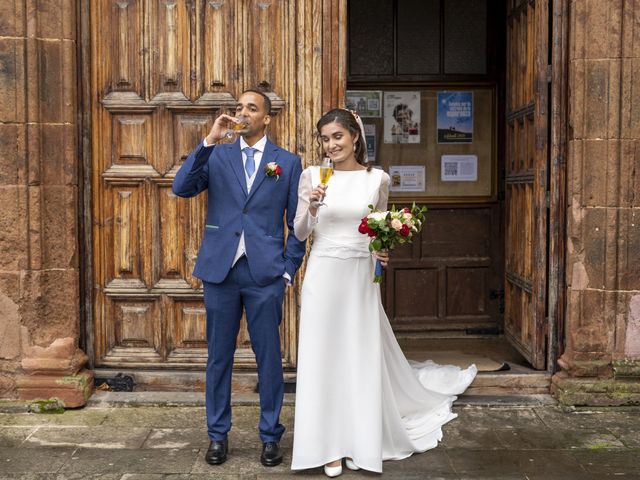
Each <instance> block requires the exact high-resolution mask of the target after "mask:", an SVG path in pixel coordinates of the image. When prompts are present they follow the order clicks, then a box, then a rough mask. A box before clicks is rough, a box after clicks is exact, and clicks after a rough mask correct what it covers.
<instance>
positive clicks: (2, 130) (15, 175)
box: [0, 124, 26, 185]
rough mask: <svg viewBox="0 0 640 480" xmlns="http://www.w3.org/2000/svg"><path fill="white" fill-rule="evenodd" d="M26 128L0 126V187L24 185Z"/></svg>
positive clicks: (11, 125)
mask: <svg viewBox="0 0 640 480" xmlns="http://www.w3.org/2000/svg"><path fill="white" fill-rule="evenodd" d="M25 134H26V128H25V126H24V125H20V124H0V152H2V153H1V154H0V185H24V184H26V178H25V175H26V168H25V167H26V145H25Z"/></svg>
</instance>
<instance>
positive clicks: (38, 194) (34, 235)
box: [25, 168, 43, 270]
mask: <svg viewBox="0 0 640 480" xmlns="http://www.w3.org/2000/svg"><path fill="white" fill-rule="evenodd" d="M29 170H31V168H29ZM29 176H31V172H29ZM27 202H28V205H29V217H28V219H27V220H28V226H29V234H28V236H27V237H25V238H26V239H27V244H28V249H29V267H28V268H29V269H31V270H40V269H41V268H42V210H43V206H42V187H40V186H39V185H32V186H29V187H28V188H27Z"/></svg>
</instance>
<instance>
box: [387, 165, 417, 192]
mask: <svg viewBox="0 0 640 480" xmlns="http://www.w3.org/2000/svg"><path fill="white" fill-rule="evenodd" d="M389 176H390V177H391V185H390V186H389V191H391V192H424V189H425V167H424V165H395V166H392V167H389Z"/></svg>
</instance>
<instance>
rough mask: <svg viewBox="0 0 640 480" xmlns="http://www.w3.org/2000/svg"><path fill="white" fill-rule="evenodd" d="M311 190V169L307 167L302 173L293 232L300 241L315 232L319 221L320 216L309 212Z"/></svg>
mask: <svg viewBox="0 0 640 480" xmlns="http://www.w3.org/2000/svg"><path fill="white" fill-rule="evenodd" d="M311 190H313V185H312V183H311V170H310V169H308V168H307V169H305V170H304V172H302V175H300V183H299V184H298V208H297V209H296V218H295V219H294V221H293V233H294V235H295V236H296V238H297V239H298V240H300V241H303V240H306V239H307V238H308V237H309V235H311V232H313V228H314V227H315V226H316V223H318V217H317V216H316V217H314V216H313V215H311V212H309V194H310V193H311Z"/></svg>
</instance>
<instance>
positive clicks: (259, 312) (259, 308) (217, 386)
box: [203, 256, 285, 442]
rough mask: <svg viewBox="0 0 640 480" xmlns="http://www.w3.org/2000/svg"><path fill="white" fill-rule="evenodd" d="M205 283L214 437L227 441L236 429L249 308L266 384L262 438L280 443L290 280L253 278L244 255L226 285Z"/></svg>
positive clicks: (210, 426) (210, 417) (261, 376)
mask: <svg viewBox="0 0 640 480" xmlns="http://www.w3.org/2000/svg"><path fill="white" fill-rule="evenodd" d="M203 284H204V303H205V307H206V311H207V342H208V348H209V357H208V360H207V371H206V410H207V427H208V433H209V438H210V439H211V440H217V441H221V440H223V439H225V438H226V436H227V432H229V430H230V429H231V373H232V369H233V357H234V353H235V349H236V341H237V337H238V331H239V329H240V319H241V317H242V309H243V307H244V309H245V311H246V315H247V326H248V329H249V336H250V338H251V347H252V349H253V352H254V353H255V355H256V361H257V364H258V381H259V384H260V423H259V431H260V438H261V439H262V441H263V442H279V441H280V437H282V434H283V433H284V430H285V429H284V426H283V425H282V424H280V421H279V418H280V410H281V409H282V400H283V397H284V379H283V374H282V357H281V352H280V332H279V326H280V321H281V319H282V299H283V295H284V289H285V279H284V278H278V279H277V280H276V281H275V282H273V283H271V284H268V285H266V286H260V285H258V284H257V283H256V282H255V281H254V279H253V278H252V276H251V273H250V271H249V264H248V262H247V258H246V257H245V256H242V257H241V258H240V259H239V260H238V261H237V262H236V264H235V265H234V266H233V267H232V268H231V270H230V271H229V274H228V275H227V277H226V278H225V279H224V280H223V281H222V282H221V283H209V282H203Z"/></svg>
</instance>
